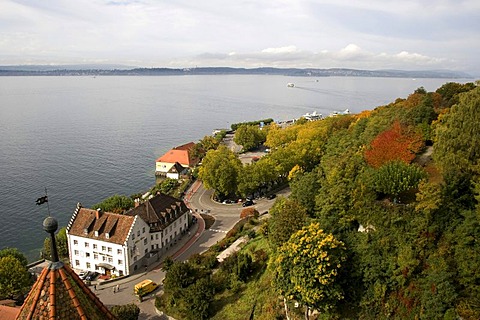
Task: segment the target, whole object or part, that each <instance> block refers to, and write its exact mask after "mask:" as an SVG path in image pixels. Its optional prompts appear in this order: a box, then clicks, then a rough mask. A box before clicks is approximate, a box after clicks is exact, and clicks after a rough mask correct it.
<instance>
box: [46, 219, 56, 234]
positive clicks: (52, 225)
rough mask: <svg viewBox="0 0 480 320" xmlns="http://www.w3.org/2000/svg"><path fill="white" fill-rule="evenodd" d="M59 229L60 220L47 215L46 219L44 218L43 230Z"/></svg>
mask: <svg viewBox="0 0 480 320" xmlns="http://www.w3.org/2000/svg"><path fill="white" fill-rule="evenodd" d="M57 229H58V222H57V220H56V219H55V218H54V217H46V218H45V220H43V230H45V231H46V232H48V233H52V232H55V231H57Z"/></svg>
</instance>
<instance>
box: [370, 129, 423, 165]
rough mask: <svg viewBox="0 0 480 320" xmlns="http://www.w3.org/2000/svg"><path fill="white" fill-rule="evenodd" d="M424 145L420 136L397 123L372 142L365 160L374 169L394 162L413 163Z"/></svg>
mask: <svg viewBox="0 0 480 320" xmlns="http://www.w3.org/2000/svg"><path fill="white" fill-rule="evenodd" d="M423 145H424V142H423V139H422V136H421V135H420V134H418V133H415V132H412V131H409V130H407V128H405V127H404V126H402V125H401V124H400V122H398V121H395V122H394V123H393V125H392V127H391V128H390V129H389V130H386V131H384V132H382V133H380V134H379V135H378V136H377V137H376V138H375V139H374V140H373V141H372V143H371V144H370V148H369V149H368V150H366V151H365V159H366V161H367V163H368V164H369V165H371V166H372V167H374V168H379V167H381V166H382V165H384V164H385V163H387V162H390V161H393V160H400V161H403V162H405V163H411V162H412V160H413V159H414V158H415V154H416V153H417V152H419V151H420V150H421V148H422V147H423Z"/></svg>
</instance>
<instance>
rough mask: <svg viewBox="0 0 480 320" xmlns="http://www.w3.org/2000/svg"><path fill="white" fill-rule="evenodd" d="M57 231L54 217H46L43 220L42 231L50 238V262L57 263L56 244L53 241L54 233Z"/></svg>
mask: <svg viewBox="0 0 480 320" xmlns="http://www.w3.org/2000/svg"><path fill="white" fill-rule="evenodd" d="M57 229H58V222H57V220H56V219H55V218H54V217H51V216H48V217H46V218H45V220H43V230H45V231H46V232H47V233H49V234H50V237H51V241H50V242H51V254H52V262H58V261H59V259H58V252H57V244H56V241H55V231H57Z"/></svg>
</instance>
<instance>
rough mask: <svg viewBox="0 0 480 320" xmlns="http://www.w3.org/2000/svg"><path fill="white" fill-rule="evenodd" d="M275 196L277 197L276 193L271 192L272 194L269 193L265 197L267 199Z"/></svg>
mask: <svg viewBox="0 0 480 320" xmlns="http://www.w3.org/2000/svg"><path fill="white" fill-rule="evenodd" d="M276 197H277V195H276V194H275V193H272V194H269V195H268V196H267V199H268V200H272V199H275V198H276Z"/></svg>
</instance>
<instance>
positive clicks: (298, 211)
mask: <svg viewBox="0 0 480 320" xmlns="http://www.w3.org/2000/svg"><path fill="white" fill-rule="evenodd" d="M270 214H271V215H272V217H271V218H270V219H269V221H268V240H269V242H270V243H271V244H272V245H273V246H274V247H279V246H281V245H282V244H283V243H285V242H287V241H288V239H290V236H291V235H292V234H294V233H295V232H297V231H298V230H300V229H301V228H302V227H303V226H304V225H305V221H306V218H307V214H306V210H305V208H304V207H302V206H301V205H300V204H299V203H298V202H296V201H294V200H291V199H285V198H279V199H277V201H275V204H274V205H273V207H272V209H271V210H270Z"/></svg>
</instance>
